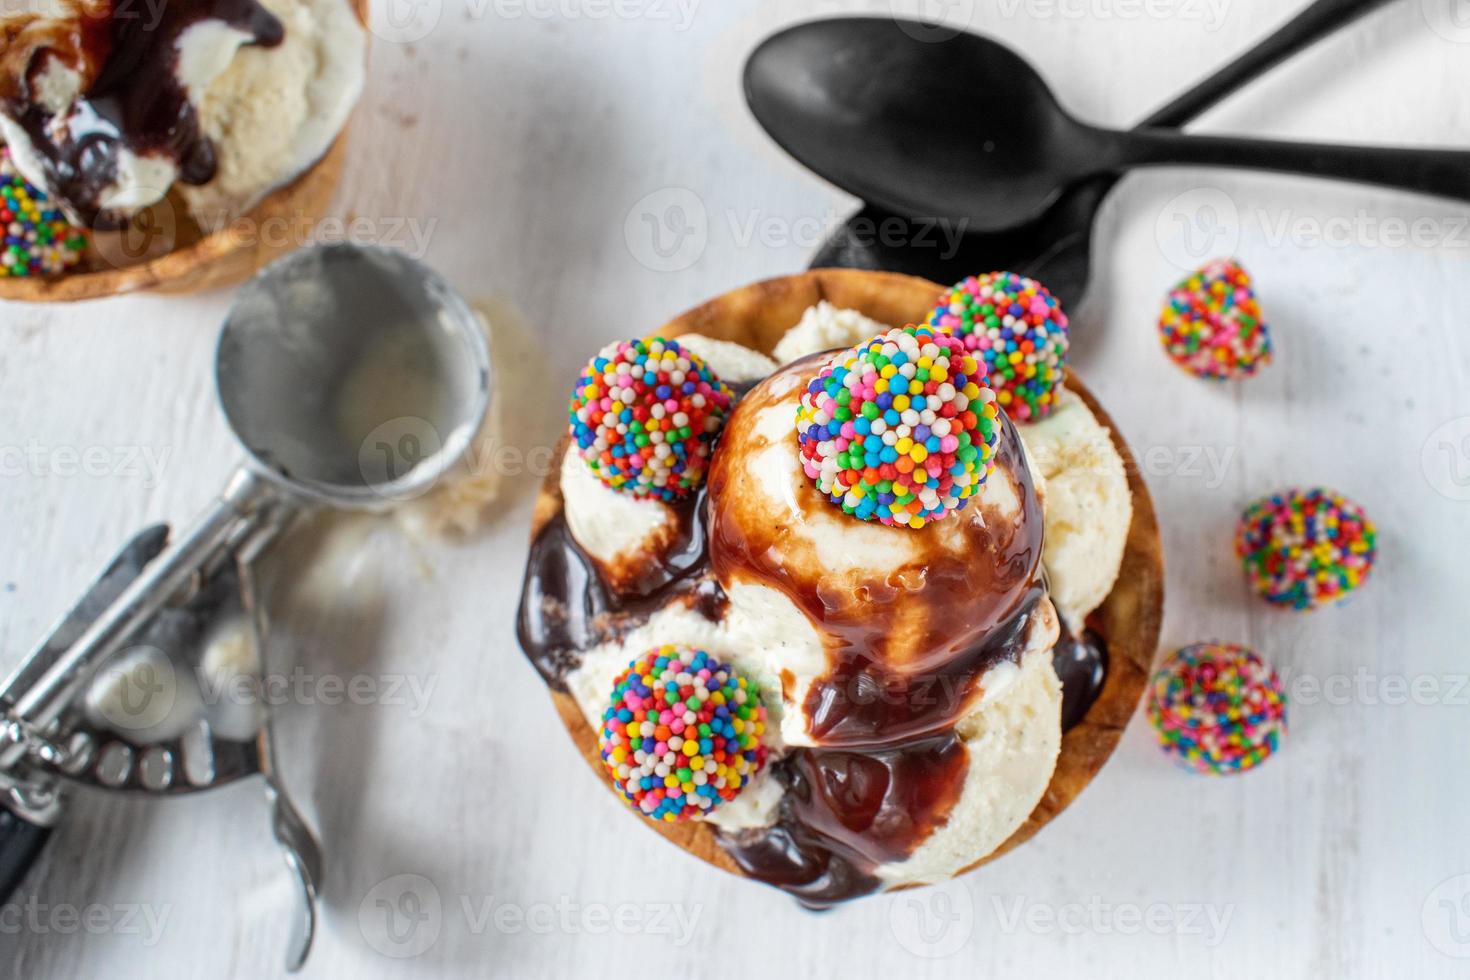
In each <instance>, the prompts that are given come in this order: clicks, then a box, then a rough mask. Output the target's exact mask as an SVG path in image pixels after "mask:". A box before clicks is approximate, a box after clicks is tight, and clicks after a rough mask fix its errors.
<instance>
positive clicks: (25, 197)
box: [0, 146, 87, 277]
mask: <svg viewBox="0 0 1470 980" xmlns="http://www.w3.org/2000/svg"><path fill="white" fill-rule="evenodd" d="M0 228H3V229H4V231H5V246H4V251H3V252H0V276H14V277H23V276H58V275H61V274H62V273H63V272H66V271H67V270H68V269H70V268H72V267H73V266H75V265H76V264H77V263H78V262H80V261H81V260H82V252H83V251H84V250H85V249H86V247H87V232H86V229H84V228H79V227H77V226H76V225H73V224H71V223H70V222H68V221H67V220H66V217H65V216H64V215H63V214H62V213H61V212H60V211H59V210H57V208H56V207H55V206H54V205H53V204H51V202H50V201H49V200H48V199H47V197H46V194H45V192H44V191H42V190H40V189H39V188H37V187H35V186H33V185H32V184H31V183H29V182H28V181H27V180H26V179H25V178H24V177H22V176H21V175H20V173H19V172H18V171H17V170H16V169H15V163H14V162H13V161H12V160H11V159H10V147H8V146H0Z"/></svg>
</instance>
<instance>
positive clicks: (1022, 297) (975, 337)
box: [929, 272, 1068, 422]
mask: <svg viewBox="0 0 1470 980" xmlns="http://www.w3.org/2000/svg"><path fill="white" fill-rule="evenodd" d="M929 324H930V325H931V326H935V327H944V328H947V329H948V330H949V331H950V332H951V333H953V334H954V335H955V336H956V337H959V338H960V339H961V340H963V341H964V344H965V349H966V350H968V351H973V352H974V353H976V354H977V355H979V356H980V357H981V358H983V359H984V361H985V370H986V376H987V377H988V378H989V379H990V380H989V382H988V383H989V385H990V387H992V388H994V389H995V393H996V396H997V398H998V399H999V401H1000V407H1001V408H1002V409H1003V410H1004V411H1005V413H1006V414H1007V415H1009V416H1010V417H1011V418H1012V419H1013V420H1015V421H1017V422H1035V421H1037V420H1039V419H1044V418H1046V416H1047V415H1048V414H1050V412H1051V410H1052V408H1053V407H1055V405H1056V395H1055V394H1054V393H1055V391H1056V389H1057V387H1058V386H1060V385H1061V383H1062V379H1063V378H1064V377H1065V375H1066V370H1065V363H1066V358H1067V345H1068V339H1067V314H1065V313H1063V312H1062V307H1061V304H1060V303H1058V302H1057V300H1056V297H1054V296H1053V295H1052V294H1051V293H1050V292H1049V291H1048V290H1047V288H1046V287H1045V286H1043V285H1042V284H1041V283H1039V282H1037V281H1036V280H1035V279H1028V278H1026V277H1025V276H1020V275H1017V274H1016V273H1014V272H988V273H986V274H985V275H983V276H971V277H970V278H968V279H966V280H965V281H964V282H961V283H957V284H956V285H955V286H954V288H952V289H951V290H950V291H949V292H947V293H946V294H944V295H943V296H941V297H940V299H939V305H938V306H936V307H935V308H934V312H932V313H930V314H929Z"/></svg>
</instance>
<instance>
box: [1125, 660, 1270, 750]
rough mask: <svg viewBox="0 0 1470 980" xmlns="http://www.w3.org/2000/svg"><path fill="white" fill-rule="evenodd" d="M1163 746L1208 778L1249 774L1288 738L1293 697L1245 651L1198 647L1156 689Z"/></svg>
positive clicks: (1156, 721)
mask: <svg viewBox="0 0 1470 980" xmlns="http://www.w3.org/2000/svg"><path fill="white" fill-rule="evenodd" d="M1148 716H1149V721H1151V722H1152V723H1153V726H1154V731H1155V732H1157V733H1158V736H1159V744H1160V745H1161V746H1162V747H1163V749H1164V751H1165V752H1167V753H1168V754H1169V755H1171V756H1174V757H1175V758H1176V759H1177V760H1178V761H1179V762H1180V763H1181V764H1182V765H1184V766H1186V767H1187V768H1189V769H1193V770H1194V771H1195V772H1200V773H1204V774H1206V775H1214V776H1224V775H1229V774H1231V773H1237V772H1245V771H1246V770H1247V769H1253V768H1255V767H1256V766H1258V765H1260V764H1261V763H1262V762H1264V761H1265V760H1266V759H1267V758H1268V757H1270V755H1271V753H1273V752H1275V751H1276V750H1277V749H1278V748H1279V747H1280V746H1281V739H1282V738H1284V737H1285V735H1286V695H1285V694H1284V693H1283V692H1282V690H1281V680H1280V679H1279V678H1278V677H1277V676H1276V671H1275V670H1273V669H1272V668H1271V666H1270V665H1269V664H1267V663H1265V662H1264V661H1263V660H1261V658H1260V657H1258V656H1257V655H1256V654H1255V653H1254V652H1253V651H1251V650H1248V649H1246V648H1245V647H1240V646H1234V645H1231V644H1224V643H1196V644H1194V645H1193V646H1187V647H1184V648H1183V649H1182V650H1177V651H1175V652H1174V653H1173V654H1171V655H1170V656H1169V657H1167V658H1166V659H1165V660H1164V663H1163V666H1161V667H1160V668H1159V669H1158V671H1157V672H1156V673H1155V674H1154V677H1153V683H1152V684H1151V685H1150V689H1149V700H1148Z"/></svg>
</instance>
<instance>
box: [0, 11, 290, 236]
mask: <svg viewBox="0 0 1470 980" xmlns="http://www.w3.org/2000/svg"><path fill="white" fill-rule="evenodd" d="M207 20H215V21H220V22H222V23H223V24H225V25H226V26H228V27H230V28H233V29H235V30H238V31H240V32H242V33H243V34H245V35H246V38H247V39H246V41H245V42H244V43H246V44H255V45H260V46H262V47H274V46H275V45H277V44H280V43H281V40H282V38H283V37H284V36H285V30H284V28H283V27H282V25H281V22H280V21H279V20H277V19H276V17H275V16H274V15H272V14H271V13H270V11H268V10H267V9H266V8H265V7H263V6H262V5H261V4H260V3H259V2H258V0H167V2H166V3H162V4H160V5H157V6H156V7H155V6H151V5H145V4H142V3H137V2H133V0H105V2H100V3H99V2H91V3H89V4H88V5H87V6H86V8H85V9H82V10H78V11H77V12H76V13H75V18H74V21H67V22H66V23H67V24H68V25H69V27H68V29H67V32H66V36H65V37H64V38H63V37H57V38H56V42H57V43H56V45H55V47H47V46H44V45H42V46H37V47H36V48H35V50H34V52H33V53H32V54H31V57H30V59H29V63H28V64H26V65H25V66H24V74H23V77H22V78H20V79H7V80H6V81H5V82H4V83H3V98H4V100H5V107H4V109H5V114H6V115H7V116H9V117H10V118H12V119H13V120H15V122H16V123H17V124H18V125H19V126H20V127H21V128H22V129H24V130H25V132H26V134H27V135H28V136H29V138H30V141H31V143H32V146H33V148H34V150H35V152H36V154H37V155H38V156H39V157H40V158H41V160H42V162H43V166H44V167H45V169H46V182H47V184H48V185H49V187H50V189H51V190H53V191H54V192H55V194H56V196H57V197H58V198H59V200H60V201H61V202H62V203H63V204H64V205H65V206H66V207H67V208H68V209H69V210H71V211H73V212H74V213H75V214H76V216H77V217H79V218H80V219H81V220H83V221H86V222H88V223H93V224H95V225H96V226H98V227H116V226H118V225H121V224H125V223H126V219H127V217H128V216H127V215H125V214H119V213H114V212H109V210H108V202H107V197H108V195H109V194H110V193H111V192H112V188H113V187H114V185H115V183H116V181H117V178H118V176H119V162H118V161H119V156H120V154H121V153H122V151H124V150H127V151H129V152H131V153H132V154H134V155H136V156H145V155H146V156H152V157H164V158H167V159H168V160H171V161H172V162H173V163H174V164H175V165H176V166H177V167H178V172H179V174H178V179H179V180H180V181H182V182H184V183H186V184H203V183H206V182H208V181H209V180H210V179H211V178H213V177H214V175H215V171H216V169H217V166H218V164H217V160H216V157H215V151H214V145H213V143H211V142H210V140H209V138H208V137H206V136H205V135H204V133H203V131H202V130H201V128H200V124H199V117H198V113H197V112H196V111H195V109H194V106H193V104H192V103H191V102H190V101H189V95H188V93H187V92H186V91H185V89H184V86H183V83H182V82H181V81H180V80H179V77H178V69H179V48H178V42H179V38H180V37H182V36H183V34H184V32H185V31H187V30H188V29H189V28H190V27H193V26H194V25H196V24H199V23H201V22H203V21H207ZM58 23H60V22H58ZM63 51H66V52H68V53H69V54H70V58H68V57H67V56H64V55H63V54H62V52H63ZM53 58H60V59H61V60H62V62H63V63H65V64H67V65H68V67H70V68H73V69H75V70H79V71H80V72H81V74H82V76H83V79H84V82H83V92H82V94H81V95H80V96H79V98H78V100H77V102H76V103H74V104H73V106H72V107H71V108H70V110H69V112H68V114H67V115H66V116H65V117H57V116H54V115H52V114H51V112H50V111H49V110H48V109H47V108H46V107H45V106H43V105H40V104H39V101H38V100H39V96H38V95H37V93H36V92H35V88H36V86H37V84H38V81H39V79H40V78H41V77H42V76H43V75H44V74H45V73H46V71H47V70H48V68H49V67H50V61H51V59H53ZM76 59H80V61H81V62H82V64H80V65H78V64H74V63H71V62H72V61H74V60H76Z"/></svg>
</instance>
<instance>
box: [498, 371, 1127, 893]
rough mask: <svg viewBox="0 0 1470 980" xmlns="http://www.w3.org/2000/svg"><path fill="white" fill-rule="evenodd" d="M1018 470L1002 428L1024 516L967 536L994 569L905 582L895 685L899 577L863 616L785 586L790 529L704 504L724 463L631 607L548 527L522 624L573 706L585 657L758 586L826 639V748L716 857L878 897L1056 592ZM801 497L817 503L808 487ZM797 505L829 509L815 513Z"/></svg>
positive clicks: (1087, 650)
mask: <svg viewBox="0 0 1470 980" xmlns="http://www.w3.org/2000/svg"><path fill="white" fill-rule="evenodd" d="M742 394H743V392H742ZM733 424H734V422H733V420H732V425H733ZM1023 458H1024V457H1023V454H1022V451H1021V448H1020V440H1019V436H1018V435H1017V434H1016V431H1015V429H1014V427H1012V426H1011V425H1010V423H1009V422H1008V421H1007V422H1006V424H1005V428H1004V431H1003V434H1002V439H1001V445H1000V448H999V452H998V454H997V463H998V466H997V477H999V476H1001V474H1002V472H1004V473H1005V474H1009V475H1012V476H1013V477H1014V478H1016V479H1017V481H1018V483H1019V484H1020V485H1021V490H1022V492H1021V499H1022V501H1023V515H1022V518H1021V520H1019V521H1015V522H1007V523H1005V524H1004V525H1003V526H1001V527H996V528H991V527H988V526H987V525H986V524H985V522H978V521H977V522H972V523H969V522H967V524H966V525H965V526H966V527H967V528H970V529H971V530H970V531H968V532H967V533H969V534H970V535H971V536H972V538H973V540H972V541H971V542H970V547H968V548H967V549H966V550H965V553H966V554H968V555H987V554H989V555H994V556H996V558H995V560H994V561H993V563H991V564H990V565H988V566H987V564H986V563H985V562H971V561H963V560H959V559H958V558H956V557H955V556H954V555H953V554H951V553H948V552H944V551H943V550H941V549H936V550H935V551H934V552H933V553H930V554H928V555H926V556H925V558H924V560H923V561H922V562H921V563H919V564H917V565H916V566H915V567H914V568H913V569H910V570H909V571H910V572H912V573H914V574H917V575H919V576H920V579H919V580H920V581H922V590H921V592H920V593H919V594H920V595H921V596H922V598H923V602H924V606H925V609H926V611H927V613H928V616H927V617H926V622H925V624H924V625H923V626H922V627H921V628H922V629H923V632H922V633H921V634H920V635H919V637H918V638H917V642H916V643H914V640H915V638H914V637H913V635H912V628H913V624H912V623H909V624H908V627H909V630H910V632H909V636H908V639H909V641H910V643H911V644H912V645H914V646H917V648H918V649H920V650H921V651H922V652H923V656H922V658H921V662H920V663H918V664H917V668H918V669H917V670H915V669H914V667H915V664H914V663H913V662H912V661H910V662H909V664H908V665H907V669H906V670H904V671H902V672H900V671H896V670H892V669H889V668H888V666H886V664H887V659H886V657H885V654H886V653H887V652H888V649H887V645H888V643H889V638H890V637H891V636H893V635H895V634H896V633H898V632H899V631H900V629H899V627H900V624H898V623H896V622H895V621H894V620H893V618H892V617H893V616H894V615H896V613H897V610H898V608H899V604H898V603H896V602H895V601H894V600H895V598H896V597H897V592H898V591H899V586H898V585H896V584H895V583H898V582H901V581H903V579H901V578H900V577H899V576H900V575H901V574H902V573H903V572H904V570H896V571H895V572H894V573H893V574H892V575H890V577H889V579H888V580H887V582H885V583H875V584H874V585H872V586H869V587H865V588H866V592H867V594H865V595H863V596H861V597H860V600H861V601H858V602H856V603H854V602H853V601H852V597H851V595H850V594H848V595H835V594H824V593H823V590H822V588H821V587H820V586H818V585H814V584H806V585H802V584H799V583H796V582H794V581H792V580H791V579H790V577H789V576H786V575H785V574H783V571H782V569H781V568H780V563H779V555H780V554H781V548H780V541H779V538H780V536H781V530H780V529H772V536H771V537H766V536H765V535H755V537H759V538H760V540H751V537H752V535H750V534H749V532H748V531H746V530H744V529H742V528H741V527H740V526H739V522H736V521H732V520H729V519H727V518H726V517H724V516H722V515H721V514H720V513H718V512H715V513H712V512H711V511H712V507H711V496H712V495H713V496H715V497H718V496H719V495H720V494H721V493H722V491H723V490H724V487H723V485H722V481H723V480H725V479H726V478H727V477H728V475H729V474H728V473H726V472H725V470H724V469H723V468H722V466H721V462H720V461H721V457H720V455H719V453H716V465H715V466H714V467H713V468H712V470H711V474H710V479H709V481H708V483H707V488H708V489H706V490H701V492H700V493H699V494H698V495H696V496H695V497H693V498H692V499H689V500H687V501H683V502H680V503H678V504H676V505H673V507H672V509H673V511H674V513H675V515H676V518H677V522H678V527H679V531H678V533H677V535H676V538H675V541H674V543H673V545H672V546H671V547H669V548H668V549H666V550H665V551H664V553H663V554H662V555H660V556H658V557H657V558H656V559H654V560H653V561H651V562H650V563H649V565H648V567H647V571H646V573H645V574H644V575H643V577H642V578H641V579H640V580H639V581H638V582H637V583H635V584H634V585H633V586H631V587H629V588H626V589H624V590H623V591H621V592H620V591H618V590H617V589H615V588H613V587H612V586H610V584H609V583H608V581H607V578H606V576H605V575H604V574H603V572H602V571H601V569H600V566H599V564H598V562H597V561H596V560H594V559H593V558H592V557H591V556H589V555H588V554H587V553H586V552H585V551H584V550H583V549H582V548H581V546H580V545H578V544H577V542H576V540H575V539H574V537H573V536H572V534H571V531H570V529H569V528H568V526H567V522H566V518H565V515H564V513H563V512H561V511H558V513H557V514H556V516H554V517H553V518H552V519H551V520H549V521H547V522H546V524H545V525H544V526H543V527H542V528H541V529H540V531H539V532H538V533H537V535H536V537H535V539H534V541H533V542H532V545H531V553H530V557H529V560H528V563H527V568H526V578H525V586H524V590H523V592H522V595H521V605H520V611H519V616H518V621H517V634H518V636H519V638H520V642H521V646H522V647H523V649H524V650H525V651H526V655H527V656H528V658H529V659H530V660H531V662H532V664H534V665H535V667H536V669H537V670H538V671H539V672H540V674H541V676H542V677H543V678H544V679H545V680H546V682H547V684H549V685H550V686H552V687H553V688H555V689H557V690H561V691H565V690H566V675H567V674H568V673H570V672H571V671H572V670H574V669H576V667H577V666H578V665H579V664H580V662H581V655H582V652H583V651H585V650H587V649H589V648H590V647H593V646H596V645H598V644H601V643H605V642H608V641H609V640H614V639H617V638H619V637H621V636H623V635H625V634H626V633H627V632H628V631H629V630H631V629H633V628H636V627H637V626H638V625H640V624H642V623H644V622H646V621H647V619H648V618H649V617H650V616H651V615H652V614H653V613H654V612H656V611H657V610H658V609H660V608H663V607H665V606H666V605H668V604H670V603H674V602H684V603H688V604H690V605H691V606H693V607H694V608H696V609H697V610H699V611H700V612H701V613H702V614H703V615H705V616H706V617H707V618H709V619H711V620H715V621H718V620H719V619H721V618H723V616H724V615H725V612H726V610H727V608H728V599H727V598H726V596H725V593H724V591H723V589H722V588H721V587H720V585H719V582H720V580H722V579H723V580H725V581H729V580H730V578H729V576H731V575H737V574H738V575H742V576H744V577H746V578H751V577H753V578H755V579H756V580H758V581H761V582H762V583H763V584H766V585H768V586H770V587H773V588H776V589H778V590H780V591H782V592H783V593H785V594H786V595H787V596H788V597H789V598H790V599H791V600H792V601H793V602H794V603H796V605H797V606H798V608H801V609H802V610H803V611H804V612H805V613H806V615H807V616H808V617H809V618H810V619H811V620H812V622H813V623H814V624H815V625H817V627H818V629H819V632H821V634H822V635H823V636H824V637H825V638H826V641H827V649H828V662H829V665H830V669H829V672H828V673H827V675H825V676H824V677H821V678H818V679H817V680H816V681H815V682H813V684H812V685H811V688H810V691H809V694H808V697H807V701H806V703H805V705H804V709H805V712H806V715H807V717H808V718H809V719H810V726H809V728H810V732H811V734H812V736H813V738H814V740H816V741H818V742H820V745H819V746H818V747H794V748H791V749H790V750H789V751H788V752H787V754H786V755H785V756H784V757H783V758H782V759H780V760H778V761H776V762H774V763H772V774H773V776H774V778H776V779H778V780H779V781H780V782H781V783H782V784H783V786H784V787H785V790H786V791H785V793H784V794H783V796H782V802H781V805H780V810H779V813H778V817H777V820H776V822H775V823H774V825H772V826H770V827H767V828H760V829H754V830H742V831H737V832H733V833H723V832H722V833H721V834H720V837H719V839H720V843H721V845H722V846H723V847H724V848H725V850H726V852H727V853H728V854H729V855H730V857H731V858H732V859H734V861H735V862H736V863H737V864H738V865H739V866H740V867H741V869H742V870H743V871H744V872H745V873H746V874H748V875H750V876H751V877H754V878H757V879H759V880H762V881H765V882H767V883H769V884H772V885H775V886H777V887H779V888H782V889H783V890H785V891H787V892H789V893H791V894H792V895H794V896H795V897H796V898H797V899H798V900H800V901H801V902H802V903H803V904H804V905H807V906H809V907H813V908H822V907H827V906H830V905H833V904H835V903H837V902H840V901H843V900H845V899H848V898H853V897H857V896H859V895H864V894H868V893H870V892H873V891H876V890H878V889H879V888H880V887H881V884H882V883H881V881H880V880H879V879H878V877H877V876H876V875H875V873H874V872H875V870H876V868H877V867H878V866H879V865H881V864H885V863H889V862H896V861H902V860H903V859H905V858H906V857H908V856H909V855H910V854H912V853H913V850H914V849H915V848H916V847H917V846H918V844H919V843H921V842H922V841H923V840H924V839H926V838H927V837H928V836H929V835H930V834H931V833H932V832H933V831H934V830H935V829H936V828H937V827H939V826H941V825H943V824H944V822H945V820H946V819H947V818H948V814H949V812H950V810H951V809H952V808H953V806H954V805H955V803H956V801H957V800H958V798H959V795H960V792H961V791H962V789H963V787H964V782H965V775H966V772H967V770H968V765H969V761H968V754H967V752H966V751H965V748H964V744H963V741H962V740H961V738H960V736H959V734H958V733H957V732H956V730H955V725H956V723H957V722H958V721H959V719H960V717H961V715H962V714H963V713H964V712H965V711H966V710H967V708H968V706H970V705H971V704H973V700H974V695H975V694H976V693H977V691H976V688H977V685H978V683H979V680H980V678H982V677H983V676H984V674H985V672H986V671H988V670H989V669H990V668H991V667H993V666H995V665H997V664H998V663H1000V662H1001V661H1002V660H1010V661H1012V662H1019V659H1020V656H1021V653H1022V651H1023V650H1024V647H1025V640H1026V636H1027V633H1028V631H1029V628H1030V625H1031V621H1032V619H1033V617H1034V615H1035V614H1036V610H1037V608H1038V605H1039V604H1040V601H1041V599H1042V598H1043V597H1044V596H1045V595H1046V589H1045V585H1044V582H1043V576H1042V573H1041V569H1040V556H1041V534H1042V527H1043V523H1042V516H1041V510H1040V506H1039V504H1038V502H1037V499H1036V495H1035V493H1034V492H1033V491H1032V490H1031V487H1030V484H1029V475H1028V474H1027V473H1026V471H1025V467H1024V463H1023V462H1022V460H1023ZM992 478H996V477H992ZM807 489H809V490H810V491H811V493H812V495H813V497H816V495H817V491H816V490H815V488H811V487H808V488H807ZM799 505H800V506H803V507H806V506H829V505H827V504H826V503H825V502H823V501H821V500H816V499H814V500H811V501H799ZM712 541H713V542H714V547H713V554H712V549H711V542H712ZM909 581H910V582H911V581H912V579H910V580H909ZM909 599H910V602H912V601H913V599H912V594H911V595H910V597H909ZM909 608H910V611H912V606H910V607H909ZM1086 635H1087V636H1089V638H1090V639H1094V642H1095V645H1094V646H1091V647H1090V646H1088V645H1087V644H1086V643H1084V642H1082V641H1079V640H1077V639H1076V638H1074V637H1073V636H1072V635H1071V634H1070V633H1069V632H1065V626H1064V634H1063V639H1062V641H1061V642H1059V643H1058V645H1057V648H1056V652H1055V654H1054V661H1055V663H1056V667H1057V671H1058V674H1059V676H1061V678H1062V684H1063V711H1062V723H1063V729H1064V730H1066V729H1067V728H1070V727H1071V726H1073V725H1075V724H1077V723H1078V722H1079V721H1080V720H1081V719H1082V717H1083V716H1084V715H1085V714H1086V712H1087V708H1088V707H1089V706H1090V705H1091V704H1092V702H1093V700H1095V699H1096V697H1097V694H1098V692H1099V691H1100V689H1101V685H1102V679H1103V674H1104V671H1105V669H1106V655H1105V653H1103V652H1101V646H1100V641H1096V640H1095V636H1096V635H1095V634H1092V633H1091V631H1089V632H1088V634H1086Z"/></svg>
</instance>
